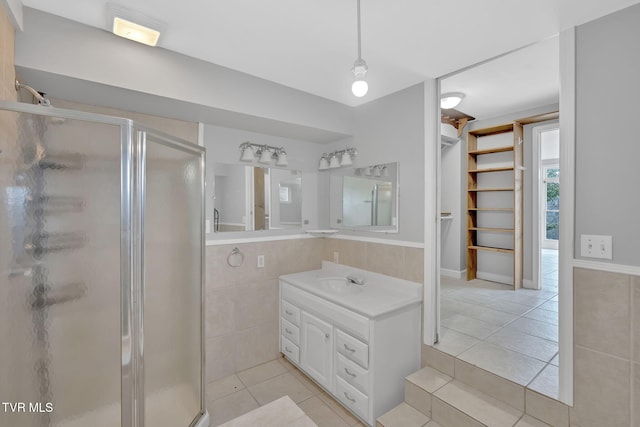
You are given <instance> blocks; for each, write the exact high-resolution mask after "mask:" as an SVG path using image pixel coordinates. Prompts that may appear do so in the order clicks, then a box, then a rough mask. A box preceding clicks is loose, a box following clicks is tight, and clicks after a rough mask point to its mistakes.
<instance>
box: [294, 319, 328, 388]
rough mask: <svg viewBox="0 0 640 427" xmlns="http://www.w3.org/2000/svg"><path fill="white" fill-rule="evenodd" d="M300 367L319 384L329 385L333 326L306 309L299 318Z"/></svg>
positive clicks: (326, 386)
mask: <svg viewBox="0 0 640 427" xmlns="http://www.w3.org/2000/svg"><path fill="white" fill-rule="evenodd" d="M301 328H302V331H301V336H302V344H301V348H300V367H302V369H304V371H305V372H308V373H309V375H311V376H312V377H313V379H314V380H316V382H317V383H318V384H320V385H321V386H323V387H325V388H329V387H330V386H331V373H332V370H331V368H332V363H331V362H332V359H333V357H332V356H333V326H331V324H329V323H327V322H325V321H323V320H320V319H318V318H317V317H315V316H314V315H312V314H309V313H307V312H306V311H303V312H302V319H301Z"/></svg>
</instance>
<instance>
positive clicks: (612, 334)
mask: <svg viewBox="0 0 640 427" xmlns="http://www.w3.org/2000/svg"><path fill="white" fill-rule="evenodd" d="M629 285H630V279H629V276H627V275H623V274H617V273H609V272H604V271H594V270H586V269H580V268H576V269H575V272H574V313H575V314H574V321H575V322H574V324H575V330H574V342H575V344H576V345H580V346H583V347H588V348H592V349H594V350H598V351H602V352H605V353H609V354H613V355H616V356H620V357H625V358H628V357H629V343H630V331H629V328H630V317H629Z"/></svg>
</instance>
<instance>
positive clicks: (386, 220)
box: [330, 163, 398, 232]
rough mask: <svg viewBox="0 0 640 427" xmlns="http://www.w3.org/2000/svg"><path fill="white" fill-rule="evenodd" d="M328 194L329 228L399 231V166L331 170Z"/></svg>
mask: <svg viewBox="0 0 640 427" xmlns="http://www.w3.org/2000/svg"><path fill="white" fill-rule="evenodd" d="M330 192H331V200H330V210H331V215H330V216H331V227H332V228H342V229H351V230H368V231H382V232H397V231H398V163H384V164H379V165H372V166H366V167H360V168H346V169H336V170H332V171H331V175H330Z"/></svg>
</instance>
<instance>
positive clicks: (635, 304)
mask: <svg viewBox="0 0 640 427" xmlns="http://www.w3.org/2000/svg"><path fill="white" fill-rule="evenodd" d="M631 310H632V312H631V313H632V314H631V336H632V337H633V338H632V339H633V355H632V359H633V360H634V361H635V362H638V363H640V276H632V277H631ZM638 398H640V395H638ZM638 406H640V404H639V405H638ZM638 422H640V420H638Z"/></svg>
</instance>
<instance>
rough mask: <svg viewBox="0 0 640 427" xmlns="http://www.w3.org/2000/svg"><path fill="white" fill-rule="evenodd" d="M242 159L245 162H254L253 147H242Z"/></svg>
mask: <svg viewBox="0 0 640 427" xmlns="http://www.w3.org/2000/svg"><path fill="white" fill-rule="evenodd" d="M240 160H242V161H243V162H253V161H254V153H253V147H251V146H250V145H247V146H246V147H244V148H243V149H242V154H241V155H240Z"/></svg>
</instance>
